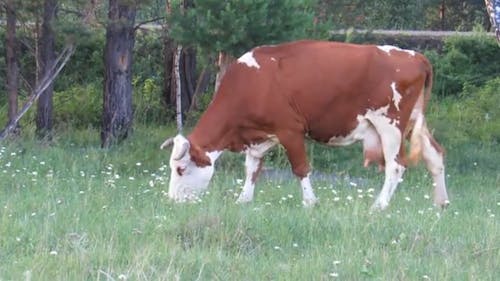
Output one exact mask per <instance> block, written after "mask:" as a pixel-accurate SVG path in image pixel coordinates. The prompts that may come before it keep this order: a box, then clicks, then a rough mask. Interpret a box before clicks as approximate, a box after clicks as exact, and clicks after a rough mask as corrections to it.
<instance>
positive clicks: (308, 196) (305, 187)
mask: <svg viewBox="0 0 500 281" xmlns="http://www.w3.org/2000/svg"><path fill="white" fill-rule="evenodd" d="M300 186H301V188H302V204H303V205H304V206H305V207H312V206H314V204H316V202H318V199H317V198H316V195H314V191H313V189H312V186H311V181H310V180H309V174H308V175H307V176H306V177H304V178H302V179H301V180H300Z"/></svg>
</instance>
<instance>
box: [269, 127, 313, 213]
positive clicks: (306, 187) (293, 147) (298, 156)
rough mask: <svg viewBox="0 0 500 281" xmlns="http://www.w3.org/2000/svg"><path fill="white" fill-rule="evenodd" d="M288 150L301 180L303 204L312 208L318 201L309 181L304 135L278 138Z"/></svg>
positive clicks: (291, 162)
mask: <svg viewBox="0 0 500 281" xmlns="http://www.w3.org/2000/svg"><path fill="white" fill-rule="evenodd" d="M278 137H279V138H280V142H281V144H282V145H283V146H284V147H285V149H286V155H287V157H288V160H289V161H290V165H291V166H292V171H293V173H294V174H295V175H296V176H297V177H298V178H299V180H300V186H301V188H302V204H303V205H304V206H305V207H311V206H313V205H314V204H316V202H318V199H317V198H316V195H314V191H313V189H312V186H311V181H310V180H309V174H310V168H309V163H308V161H307V154H306V147H305V143H304V135H303V134H285V135H281V136H278Z"/></svg>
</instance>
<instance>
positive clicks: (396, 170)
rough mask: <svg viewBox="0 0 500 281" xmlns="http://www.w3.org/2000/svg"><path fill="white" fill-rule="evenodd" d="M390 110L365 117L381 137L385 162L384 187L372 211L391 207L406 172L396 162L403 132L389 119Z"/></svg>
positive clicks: (386, 109)
mask: <svg viewBox="0 0 500 281" xmlns="http://www.w3.org/2000/svg"><path fill="white" fill-rule="evenodd" d="M388 109H389V105H387V106H385V107H382V108H379V109H378V110H369V111H367V112H366V114H365V115H364V117H365V118H366V119H368V120H369V121H370V122H371V124H373V126H374V127H375V130H376V131H377V133H378V134H379V136H380V141H381V142H382V152H383V154H384V160H385V181H384V185H383V187H382V191H381V192H380V195H379V196H378V197H377V200H376V201H375V203H374V205H373V206H372V209H385V208H386V207H387V206H388V205H389V201H390V199H391V196H392V194H393V193H394V191H395V190H396V187H397V185H398V183H399V182H400V180H401V177H402V175H403V172H404V167H403V166H401V165H400V164H398V163H397V161H396V159H397V156H398V153H399V149H400V147H401V141H402V136H401V131H400V130H399V128H398V127H397V126H396V125H395V124H394V123H395V122H394V120H392V119H391V118H389V117H387V111H388Z"/></svg>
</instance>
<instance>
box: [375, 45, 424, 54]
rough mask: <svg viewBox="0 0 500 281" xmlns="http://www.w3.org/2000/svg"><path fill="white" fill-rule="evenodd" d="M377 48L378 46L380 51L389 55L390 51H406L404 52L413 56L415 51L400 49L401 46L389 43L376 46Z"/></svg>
mask: <svg viewBox="0 0 500 281" xmlns="http://www.w3.org/2000/svg"><path fill="white" fill-rule="evenodd" d="M377 48H379V49H380V50H382V51H384V52H386V53H387V54H388V55H389V56H390V55H391V51H399V52H406V53H408V54H409V55H410V56H415V51H412V50H405V49H401V48H399V47H396V46H391V45H383V46H377Z"/></svg>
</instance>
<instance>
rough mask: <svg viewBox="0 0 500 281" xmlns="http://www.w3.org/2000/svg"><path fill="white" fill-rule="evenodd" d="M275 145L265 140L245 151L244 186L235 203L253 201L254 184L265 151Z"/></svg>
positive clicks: (273, 142) (271, 141)
mask: <svg viewBox="0 0 500 281" xmlns="http://www.w3.org/2000/svg"><path fill="white" fill-rule="evenodd" d="M274 145H276V142H275V141H273V140H267V141H265V142H263V143H261V144H256V145H251V146H250V147H249V148H248V149H247V150H246V157H245V175H246V176H245V177H246V178H245V184H244V185H243V190H242V191H241V193H240V196H239V197H238V200H237V201H236V202H237V203H246V202H250V201H252V200H253V195H254V189H255V182H256V181H257V177H258V175H259V172H260V169H261V168H262V158H263V157H264V154H265V153H266V151H268V150H269V149H270V148H271V147H273V146H274Z"/></svg>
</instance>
